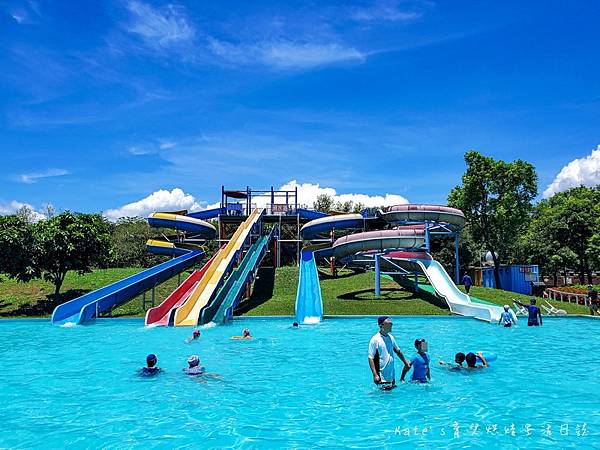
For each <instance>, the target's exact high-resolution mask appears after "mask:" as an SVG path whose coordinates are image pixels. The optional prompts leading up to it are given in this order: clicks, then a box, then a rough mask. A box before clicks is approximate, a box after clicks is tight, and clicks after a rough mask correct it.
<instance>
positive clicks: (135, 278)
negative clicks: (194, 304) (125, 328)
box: [52, 246, 204, 325]
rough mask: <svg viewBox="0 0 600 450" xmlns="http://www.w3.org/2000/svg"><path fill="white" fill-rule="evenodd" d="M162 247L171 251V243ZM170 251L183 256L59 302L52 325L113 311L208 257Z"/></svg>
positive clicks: (179, 250) (202, 254) (187, 249)
mask: <svg viewBox="0 0 600 450" xmlns="http://www.w3.org/2000/svg"><path fill="white" fill-rule="evenodd" d="M186 247H187V246H186ZM160 249H161V251H162V252H163V254H165V253H166V252H167V251H168V250H169V248H168V247H167V246H160ZM170 251H171V252H172V253H173V254H177V253H179V256H177V257H176V258H173V259H171V260H169V261H166V262H164V263H161V264H158V265H156V266H154V267H151V268H149V269H146V270H143V271H142V272H140V273H137V274H135V275H132V276H130V277H127V278H124V279H123V280H120V281H117V282H116V283H113V284H109V285H108V286H104V287H103V288H100V289H97V290H95V291H93V292H89V293H87V294H85V295H82V296H81V297H78V298H76V299H73V300H71V301H68V302H65V303H63V304H62V305H58V306H57V307H56V308H55V309H54V312H53V313H52V324H53V325H63V324H66V323H73V324H77V325H80V324H83V323H85V322H88V321H90V320H92V319H95V318H97V317H99V316H100V314H102V313H105V312H108V311H110V310H112V309H113V308H114V307H116V306H119V305H121V304H123V303H125V302H127V301H128V300H131V299H132V298H134V297H136V296H138V295H140V294H141V293H143V292H145V291H147V290H149V289H151V288H152V287H153V286H155V285H157V284H159V283H162V282H163V281H165V280H168V279H169V278H171V277H173V276H175V275H177V274H178V273H180V272H183V271H184V270H186V269H188V268H189V267H192V266H193V265H194V264H196V263H197V262H199V261H200V260H201V259H202V257H203V256H204V252H202V251H201V250H200V249H199V248H197V249H196V250H190V249H189V247H188V248H177V247H175V246H173V247H170Z"/></svg>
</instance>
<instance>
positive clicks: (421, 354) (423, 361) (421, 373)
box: [400, 339, 431, 383]
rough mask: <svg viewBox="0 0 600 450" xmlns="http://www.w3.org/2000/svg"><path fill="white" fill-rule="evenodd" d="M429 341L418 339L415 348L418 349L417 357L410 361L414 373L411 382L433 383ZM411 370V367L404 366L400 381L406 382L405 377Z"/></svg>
mask: <svg viewBox="0 0 600 450" xmlns="http://www.w3.org/2000/svg"><path fill="white" fill-rule="evenodd" d="M427 347H428V346H427V341H426V340H425V339H417V340H416V341H415V348H416V349H417V356H415V357H414V358H413V359H411V361H410V365H411V367H412V369H413V373H412V376H411V379H410V381H414V382H417V383H427V382H428V381H431V373H430V372H429V355H428V354H427ZM409 370H410V367H406V366H404V369H402V376H401V377H400V381H404V377H405V376H406V374H407V373H408V371H409Z"/></svg>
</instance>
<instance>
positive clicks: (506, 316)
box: [498, 305, 517, 328]
mask: <svg viewBox="0 0 600 450" xmlns="http://www.w3.org/2000/svg"><path fill="white" fill-rule="evenodd" d="M500 324H503V325H504V328H508V327H511V326H513V324H514V325H516V324H517V322H516V320H515V318H514V317H513V315H512V313H511V312H510V307H509V306H508V305H504V312H503V313H502V314H500V320H498V325H500Z"/></svg>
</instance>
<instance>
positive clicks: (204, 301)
mask: <svg viewBox="0 0 600 450" xmlns="http://www.w3.org/2000/svg"><path fill="white" fill-rule="evenodd" d="M263 211H264V210H262V209H256V210H254V211H253V212H252V214H251V215H250V216H249V217H248V218H247V219H246V220H245V221H244V222H243V223H242V224H241V225H240V226H239V227H238V229H237V230H236V231H235V233H234V234H233V236H232V237H231V239H230V240H229V242H228V243H227V245H226V246H225V247H224V248H223V249H221V250H220V251H219V253H218V254H217V257H216V258H215V259H214V260H213V262H212V263H211V264H210V267H208V269H207V270H206V273H205V274H204V276H203V277H202V279H201V280H200V282H199V283H198V285H197V286H196V288H195V289H194V291H193V292H192V293H191V295H190V296H189V298H188V300H187V301H186V302H185V303H183V305H181V306H180V307H179V308H177V309H176V310H175V315H174V319H173V325H174V326H194V325H197V324H198V321H199V320H200V314H201V313H202V310H203V308H205V307H206V306H207V305H208V304H209V303H210V302H211V301H212V299H213V298H214V296H215V294H216V292H217V289H218V288H219V286H221V284H222V282H223V279H224V277H225V275H227V273H229V271H230V269H231V267H232V266H233V263H234V261H235V257H236V256H237V255H238V253H239V251H240V250H241V248H242V246H243V245H244V242H245V241H246V238H247V237H248V235H249V234H250V231H251V230H252V227H253V226H254V224H255V223H256V222H258V220H259V219H260V217H261V215H262V214H263Z"/></svg>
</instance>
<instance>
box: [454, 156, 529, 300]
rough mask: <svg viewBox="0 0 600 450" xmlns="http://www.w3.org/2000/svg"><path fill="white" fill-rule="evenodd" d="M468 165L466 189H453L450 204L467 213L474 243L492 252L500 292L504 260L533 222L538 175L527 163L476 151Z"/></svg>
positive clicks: (464, 177) (467, 160) (463, 178)
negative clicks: (501, 158)
mask: <svg viewBox="0 0 600 450" xmlns="http://www.w3.org/2000/svg"><path fill="white" fill-rule="evenodd" d="M465 162H466V163H467V170H466V172H465V173H464V175H463V176H462V186H457V187H455V188H454V189H452V191H451V192H450V194H449V195H448V204H449V205H450V206H453V207H456V208H459V209H461V210H462V211H463V212H464V213H465V216H466V218H467V221H468V223H469V227H470V230H471V233H472V235H473V238H474V240H475V241H478V242H481V243H483V244H484V247H485V248H486V249H487V250H488V251H490V252H491V254H492V257H493V260H494V279H495V281H496V287H497V288H499V289H500V288H501V282H500V259H501V258H504V259H506V258H507V257H508V255H509V253H510V250H511V248H512V247H513V246H514V245H515V243H516V241H517V238H518V235H519V233H520V231H521V230H522V229H523V228H524V226H525V224H526V223H527V221H528V219H529V214H530V212H531V210H532V203H531V202H532V200H533V198H534V197H535V196H536V194H537V174H536V172H535V168H534V167H533V165H531V164H530V163H528V162H526V161H522V160H516V161H513V162H510V163H507V162H504V161H496V160H494V159H493V158H490V157H486V156H483V155H482V154H480V153H479V152H476V151H469V152H467V153H466V154H465ZM496 254H498V257H496Z"/></svg>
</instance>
